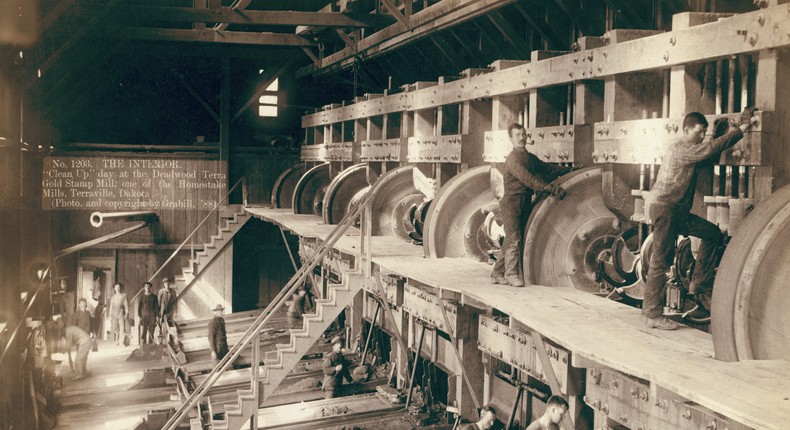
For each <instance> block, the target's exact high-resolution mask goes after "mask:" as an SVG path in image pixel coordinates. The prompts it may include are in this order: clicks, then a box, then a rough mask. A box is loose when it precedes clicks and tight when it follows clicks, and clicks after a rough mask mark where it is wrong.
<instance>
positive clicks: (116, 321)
mask: <svg viewBox="0 0 790 430" xmlns="http://www.w3.org/2000/svg"><path fill="white" fill-rule="evenodd" d="M113 289H114V290H115V294H113V295H112V297H110V306H109V308H110V322H111V323H112V332H113V333H114V334H115V336H116V337H115V340H116V342H115V344H116V345H122V344H123V345H127V343H126V319H127V318H129V299H128V298H127V297H126V293H124V292H123V284H121V283H120V282H116V283H115V285H114V286H113Z"/></svg>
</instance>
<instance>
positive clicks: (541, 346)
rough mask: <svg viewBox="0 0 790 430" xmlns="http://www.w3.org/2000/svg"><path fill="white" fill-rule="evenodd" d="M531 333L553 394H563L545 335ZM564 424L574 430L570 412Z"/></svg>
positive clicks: (568, 429) (535, 332)
mask: <svg viewBox="0 0 790 430" xmlns="http://www.w3.org/2000/svg"><path fill="white" fill-rule="evenodd" d="M531 333H532V339H533V340H534V342H535V350H536V351H537V353H538V359H540V364H541V367H542V368H543V374H544V375H546V379H548V380H549V387H550V388H551V393H552V394H553V395H557V396H561V395H562V394H563V393H562V389H560V382H559V380H558V379H557V375H555V374H554V368H553V367H552V366H551V360H549V355H548V354H547V353H546V343H545V342H544V341H543V336H541V334H540V333H538V332H537V331H535V330H531ZM562 425H563V426H564V427H565V430H573V429H574V428H575V427H574V426H573V421H572V420H571V417H570V416H569V414H565V415H563V417H562Z"/></svg>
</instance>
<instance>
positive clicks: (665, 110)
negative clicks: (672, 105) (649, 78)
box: [661, 69, 671, 118]
mask: <svg viewBox="0 0 790 430" xmlns="http://www.w3.org/2000/svg"><path fill="white" fill-rule="evenodd" d="M663 77H664V82H663V84H664V89H663V91H662V98H661V118H669V91H670V89H669V81H670V78H671V72H670V70H669V69H666V70H664V73H663Z"/></svg>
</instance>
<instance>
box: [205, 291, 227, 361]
mask: <svg viewBox="0 0 790 430" xmlns="http://www.w3.org/2000/svg"><path fill="white" fill-rule="evenodd" d="M224 310H225V308H224V307H223V306H222V305H217V306H216V307H215V308H214V318H212V319H211V321H209V323H208V346H209V349H211V359H212V360H214V361H219V360H222V359H223V358H225V354H227V353H228V334H227V333H226V332H225V318H222V311H224Z"/></svg>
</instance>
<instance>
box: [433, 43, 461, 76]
mask: <svg viewBox="0 0 790 430" xmlns="http://www.w3.org/2000/svg"><path fill="white" fill-rule="evenodd" d="M428 39H429V40H430V41H431V43H433V46H435V47H436V49H438V50H439V52H441V53H442V55H444V56H445V58H447V59H448V60H450V64H452V65H453V69H454V70H455V72H456V73H460V72H461V70H463V67H461V66H459V65H458V63H456V62H455V58H453V56H452V55H451V54H450V53H448V52H447V50H445V49H444V47H443V46H442V45H441V43H439V42H437V41H436V37H435V36H429V37H428Z"/></svg>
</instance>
